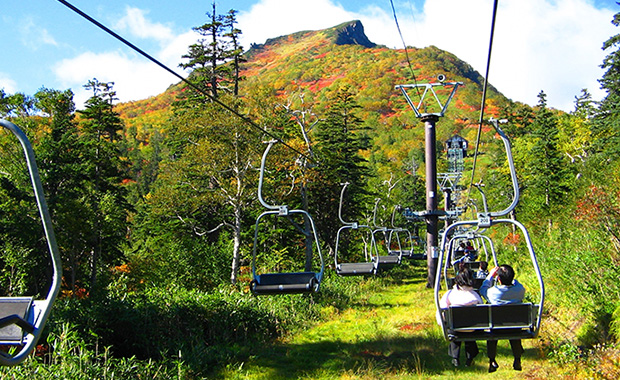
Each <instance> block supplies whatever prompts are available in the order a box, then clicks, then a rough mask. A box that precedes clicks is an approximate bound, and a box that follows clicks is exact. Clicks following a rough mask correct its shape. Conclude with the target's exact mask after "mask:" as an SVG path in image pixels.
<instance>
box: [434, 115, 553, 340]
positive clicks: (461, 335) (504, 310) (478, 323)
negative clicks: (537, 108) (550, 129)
mask: <svg viewBox="0 0 620 380" xmlns="http://www.w3.org/2000/svg"><path fill="white" fill-rule="evenodd" d="M491 123H492V124H493V126H494V127H495V129H496V131H497V133H498V134H499V136H500V137H501V139H502V141H503V143H504V146H505V148H506V156H507V159H508V164H509V166H510V174H511V179H512V184H513V194H514V195H513V200H512V203H511V204H510V205H509V206H508V207H507V208H506V209H505V210H503V211H499V212H489V211H488V210H487V208H486V200H485V212H483V213H479V214H478V217H477V219H476V220H465V221H458V222H455V223H453V224H451V225H450V226H448V227H447V228H446V229H445V231H444V233H443V236H442V242H441V247H440V250H439V258H438V262H439V263H440V264H441V263H444V265H443V266H442V265H438V266H437V275H436V277H435V305H436V307H437V311H438V312H439V315H440V317H441V327H442V330H443V334H444V337H445V338H446V339H447V340H450V341H476V340H501V339H531V338H535V337H536V336H538V332H539V331H540V323H541V319H542V312H543V304H544V297H545V288H544V283H543V279H542V275H541V272H540V267H539V266H538V261H537V259H536V254H535V252H534V247H533V246H532V241H531V239H530V235H529V233H528V231H527V229H526V228H525V226H524V225H523V224H521V223H520V222H518V221H516V220H514V219H499V218H500V217H502V216H505V215H508V214H509V213H510V212H511V211H512V210H513V209H514V208H515V207H516V205H517V203H518V201H519V186H518V182H517V176H516V172H515V168H514V161H513V159H512V152H511V149H510V141H509V140H508V137H506V135H505V134H504V132H503V131H502V130H501V129H500V128H499V125H498V124H497V121H496V120H494V119H491ZM478 190H479V191H481V193H482V194H483V199H484V192H483V191H482V189H481V187H478ZM498 225H509V226H512V227H515V228H518V229H519V230H520V231H521V233H522V234H523V237H524V241H525V244H526V246H527V251H528V254H529V257H530V260H531V262H532V266H533V268H534V271H535V273H536V278H537V280H538V284H539V287H540V288H539V295H538V297H539V299H538V302H535V303H519V304H502V305H488V304H483V305H476V306H450V307H448V308H446V309H442V308H440V306H439V299H440V297H439V291H440V289H441V277H442V276H441V274H442V271H443V274H444V279H445V284H446V286H448V280H447V276H446V273H447V269H446V268H447V267H449V266H450V263H449V261H451V258H450V255H448V254H447V253H448V252H449V249H448V248H447V246H448V243H449V242H450V241H451V240H454V239H450V238H449V237H450V236H451V235H452V233H453V231H457V230H459V229H464V228H469V229H470V230H481V229H491V228H494V227H495V226H498ZM485 239H486V238H485ZM489 241H490V239H489ZM494 260H495V261H496V258H495V257H494ZM496 264H497V263H496Z"/></svg>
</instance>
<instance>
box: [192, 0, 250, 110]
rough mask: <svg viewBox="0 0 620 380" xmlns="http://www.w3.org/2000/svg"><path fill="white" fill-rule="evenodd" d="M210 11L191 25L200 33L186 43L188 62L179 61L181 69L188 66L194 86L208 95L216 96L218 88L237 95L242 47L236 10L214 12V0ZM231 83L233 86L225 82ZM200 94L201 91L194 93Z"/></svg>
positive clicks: (217, 95)
mask: <svg viewBox="0 0 620 380" xmlns="http://www.w3.org/2000/svg"><path fill="white" fill-rule="evenodd" d="M212 8H213V10H212V12H207V16H208V18H209V21H208V22H207V23H205V24H203V25H201V26H198V27H195V28H193V30H195V31H196V32H198V34H200V36H201V37H202V38H201V39H200V40H199V41H198V42H197V43H195V44H192V45H190V46H189V51H188V53H187V54H185V55H183V58H187V59H188V62H187V63H182V64H180V66H181V67H183V68H184V69H191V70H192V73H190V76H189V78H188V80H190V81H191V82H192V83H193V84H194V85H195V86H196V87H198V88H200V89H201V90H202V91H204V93H208V94H210V97H211V98H213V99H217V98H218V97H219V96H220V89H224V90H226V91H227V92H229V93H232V94H233V95H235V96H237V95H238V94H239V80H240V78H239V64H240V61H241V54H242V53H243V48H242V47H241V45H240V44H239V36H240V35H241V30H239V29H237V28H236V24H237V19H236V13H237V11H235V10H230V11H229V12H228V13H227V14H226V15H220V14H217V13H216V6H215V1H214V2H213V3H212ZM231 85H232V87H233V88H232V89H230V88H228V86H231ZM195 95H196V96H198V97H199V98H200V97H201V96H200V95H197V94H195Z"/></svg>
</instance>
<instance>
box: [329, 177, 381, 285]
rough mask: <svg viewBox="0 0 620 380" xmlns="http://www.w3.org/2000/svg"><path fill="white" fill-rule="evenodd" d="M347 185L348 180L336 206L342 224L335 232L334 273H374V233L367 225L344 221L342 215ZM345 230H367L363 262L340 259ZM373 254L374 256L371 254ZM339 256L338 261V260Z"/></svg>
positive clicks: (353, 274)
mask: <svg viewBox="0 0 620 380" xmlns="http://www.w3.org/2000/svg"><path fill="white" fill-rule="evenodd" d="M348 185H349V182H346V183H344V184H343V186H342V191H341V192H340V206H339V207H338V218H339V219H340V222H341V223H342V224H343V225H342V227H340V228H339V229H338V232H337V233H336V249H335V254H334V262H335V265H336V273H337V274H339V275H340V276H363V275H374V274H376V273H377V267H378V260H377V256H376V254H377V251H376V250H375V249H374V248H375V241H374V234H373V233H372V232H373V231H372V228H371V227H370V226H367V225H361V224H358V223H357V222H346V221H345V220H344V218H343V217H342V204H343V203H344V193H345V190H346V188H347V186H348ZM345 231H351V233H352V232H353V231H360V232H362V233H363V232H364V231H367V232H368V237H369V239H370V242H365V243H364V258H365V259H366V261H364V262H343V261H342V257H341V256H342V254H341V253H342V252H341V251H342V248H341V244H340V241H341V238H342V233H343V232H345ZM373 254H374V256H373ZM339 258H340V261H338V260H339Z"/></svg>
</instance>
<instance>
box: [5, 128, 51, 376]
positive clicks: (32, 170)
mask: <svg viewBox="0 0 620 380" xmlns="http://www.w3.org/2000/svg"><path fill="white" fill-rule="evenodd" d="M0 125H1V126H2V127H3V128H5V129H8V130H9V131H11V132H12V133H13V134H14V135H15V136H16V137H17V139H18V140H19V142H20V144H21V146H22V148H23V151H24V155H25V158H26V164H27V166H28V172H29V175H30V180H31V182H32V187H33V191H34V196H35V199H36V203H37V208H38V209H39V215H40V216H41V222H42V225H43V232H44V234H45V239H46V241H47V247H48V250H49V255H50V260H51V264H52V278H51V285H50V289H49V290H48V293H47V296H46V298H45V299H44V300H35V299H34V298H33V297H1V298H0V344H5V345H14V346H17V347H18V349H17V350H16V352H15V353H14V354H9V353H6V352H0V365H3V366H14V365H17V364H20V363H21V362H23V361H24V360H25V359H26V357H27V356H28V355H29V354H30V353H31V352H32V351H33V349H34V348H35V347H36V344H37V342H38V341H39V338H40V337H41V333H42V332H43V329H44V327H45V323H46V322H47V319H48V318H49V316H50V313H51V311H52V306H53V304H54V301H55V300H56V297H57V296H58V293H59V291H60V285H61V279H62V264H61V260H60V253H59V251H58V245H57V243H56V237H55V235H54V229H53V227H52V219H51V217H50V213H49V209H48V206H47V202H46V200H45V196H44V194H43V185H42V184H41V177H40V175H39V171H38V169H37V165H36V160H35V156H34V151H33V149H32V146H31V145H30V141H29V140H28V138H27V137H26V135H25V134H24V132H23V131H22V130H21V129H20V128H19V127H18V126H17V125H15V124H13V123H11V122H9V121H6V120H0Z"/></svg>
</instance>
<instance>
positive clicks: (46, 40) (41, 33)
mask: <svg viewBox="0 0 620 380" xmlns="http://www.w3.org/2000/svg"><path fill="white" fill-rule="evenodd" d="M19 33H20V35H21V41H22V44H23V45H24V46H26V47H28V48H29V49H31V50H37V49H39V48H40V46H41V45H52V46H58V43H57V42H56V40H55V39H54V37H53V36H52V35H51V34H50V33H49V31H48V30H47V29H45V28H41V27H40V25H38V24H37V23H35V21H34V20H33V19H32V17H25V18H24V19H23V20H21V22H20V23H19Z"/></svg>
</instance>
